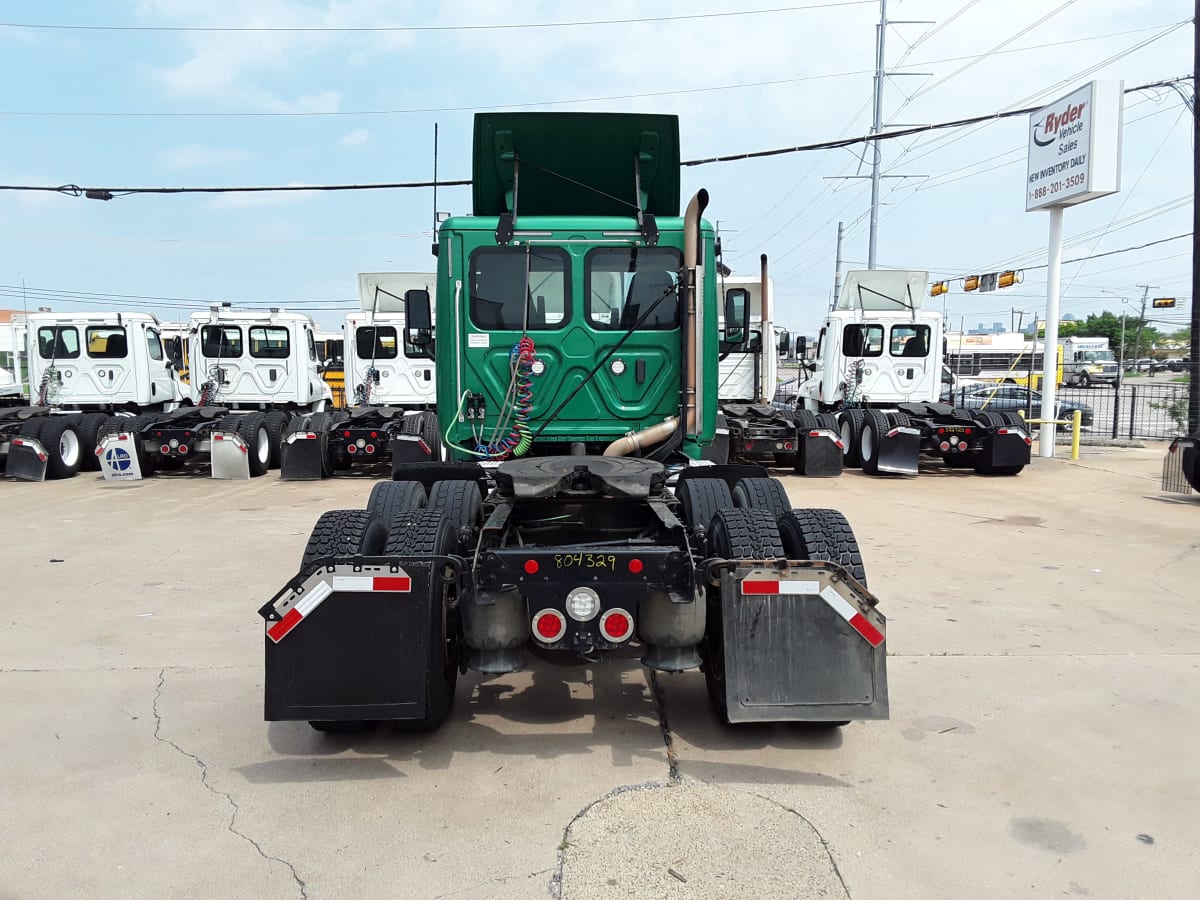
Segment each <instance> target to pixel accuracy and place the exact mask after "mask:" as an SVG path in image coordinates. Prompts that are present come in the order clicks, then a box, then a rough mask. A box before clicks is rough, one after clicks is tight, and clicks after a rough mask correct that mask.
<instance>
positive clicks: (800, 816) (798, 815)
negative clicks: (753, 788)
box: [752, 794, 850, 900]
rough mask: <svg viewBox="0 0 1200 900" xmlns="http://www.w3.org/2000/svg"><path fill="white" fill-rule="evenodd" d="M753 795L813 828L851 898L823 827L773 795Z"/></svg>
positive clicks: (844, 890)
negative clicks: (822, 831) (822, 830)
mask: <svg viewBox="0 0 1200 900" xmlns="http://www.w3.org/2000/svg"><path fill="white" fill-rule="evenodd" d="M752 796H755V797H758V798H759V799H760V800H766V801H767V802H768V803H772V804H774V805H775V806H778V807H779V808H780V809H782V810H784V811H785V812H790V813H791V814H792V815H793V816H795V817H796V818H798V819H799V820H800V821H801V822H803V823H804V824H805V825H807V826H808V827H809V828H811V829H812V833H813V834H815V835H816V836H817V840H818V841H820V842H821V846H822V847H823V848H824V849H825V855H826V856H828V857H829V865H831V866H832V867H833V874H834V875H836V876H837V880H838V884H840V885H841V886H842V891H843V892H844V893H845V895H846V897H847V900H849V898H850V888H849V886H848V885H847V884H846V879H845V878H843V877H842V870H841V869H839V868H838V864H837V859H835V858H834V855H833V849H832V848H831V847H830V846H829V842H828V841H827V840H825V835H823V834H821V829H820V828H818V827H817V826H816V825H814V824H813V822H812V819H810V818H809V817H808V816H806V815H804V813H802V812H800V810H798V809H795V808H794V807H791V806H788V805H787V804H786V803H780V802H779V801H778V800H776V799H774V798H772V797H767V796H765V795H763V794H753V795H752Z"/></svg>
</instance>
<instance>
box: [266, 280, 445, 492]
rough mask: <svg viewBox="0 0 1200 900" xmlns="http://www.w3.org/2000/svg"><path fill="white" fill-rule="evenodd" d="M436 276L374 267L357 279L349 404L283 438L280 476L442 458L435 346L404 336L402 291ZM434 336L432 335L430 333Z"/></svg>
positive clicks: (347, 342)
mask: <svg viewBox="0 0 1200 900" xmlns="http://www.w3.org/2000/svg"><path fill="white" fill-rule="evenodd" d="M434 281H435V275H433V274H432V273H422V272H369V273H362V274H360V275H359V276H358V292H359V302H360V304H361V307H362V308H361V310H360V311H359V312H353V313H350V314H349V315H347V316H346V321H345V324H344V325H343V326H342V332H343V352H344V357H343V364H344V372H345V390H346V402H347V404H348V407H347V408H346V409H339V410H335V411H334V412H333V413H331V414H329V415H323V416H320V417H316V418H315V419H314V417H311V416H298V417H297V418H296V419H295V420H294V421H293V422H292V423H291V427H290V428H289V430H288V433H287V434H286V435H285V436H284V443H283V453H282V467H281V470H280V477H282V478H283V479H285V480H311V479H317V478H323V477H325V476H326V475H328V474H330V473H331V472H332V471H336V470H342V469H349V468H350V467H351V466H353V465H354V464H355V463H361V464H371V463H379V462H383V461H385V460H387V461H389V462H390V463H391V466H392V470H393V472H395V471H396V469H397V468H398V467H400V466H403V465H405V464H408V463H413V462H427V461H430V460H437V459H439V458H440V455H441V441H440V439H439V437H438V427H437V418H436V416H435V414H434V412H433V409H434V404H435V403H436V400H437V393H436V385H435V381H434V359H433V357H434V345H433V343H432V340H431V341H430V343H428V344H425V345H422V346H416V345H414V344H411V343H408V342H406V341H405V339H404V338H405V329H404V322H405V320H404V312H403V308H404V306H403V305H404V296H405V294H406V293H407V292H408V291H412V290H420V291H427V292H428V293H429V296H430V299H431V301H432V299H433V295H434V289H433V285H434ZM430 337H431V338H432V335H430Z"/></svg>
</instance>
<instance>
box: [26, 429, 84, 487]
mask: <svg viewBox="0 0 1200 900" xmlns="http://www.w3.org/2000/svg"><path fill="white" fill-rule="evenodd" d="M75 428H76V426H75V423H74V421H73V417H71V416H45V417H38V418H33V419H29V420H28V421H27V422H26V423H25V424H24V425H22V426H21V436H22V437H27V438H29V439H30V440H37V441H40V442H41V444H42V447H44V448H45V450H46V478H48V479H56V478H74V477H75V473H76V472H78V471H79V465H80V463H81V462H82V461H83V456H82V452H81V451H82V445H81V444H80V441H79V432H77V431H76V430H75Z"/></svg>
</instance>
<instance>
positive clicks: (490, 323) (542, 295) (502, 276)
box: [470, 246, 570, 331]
mask: <svg viewBox="0 0 1200 900" xmlns="http://www.w3.org/2000/svg"><path fill="white" fill-rule="evenodd" d="M568 266H569V264H568V262H567V254H566V251H564V250H561V249H559V248H557V247H528V246H526V247H485V248H483V249H480V250H476V251H475V252H474V253H473V254H471V286H470V291H471V296H470V312H471V322H472V324H474V325H475V327H476V328H479V329H482V330H486V331H521V330H522V329H524V328H529V329H531V330H546V329H557V328H562V327H563V326H564V325H565V324H566V323H567V320H568V319H569V318H570V305H569V304H568V302H567V298H568V297H569V296H570V295H569V293H568V289H569V282H568V279H567V272H568Z"/></svg>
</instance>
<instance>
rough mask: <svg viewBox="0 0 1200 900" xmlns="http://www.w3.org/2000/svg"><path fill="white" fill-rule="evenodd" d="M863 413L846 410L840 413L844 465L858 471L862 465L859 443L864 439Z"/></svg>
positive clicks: (839, 427) (855, 410)
mask: <svg viewBox="0 0 1200 900" xmlns="http://www.w3.org/2000/svg"><path fill="white" fill-rule="evenodd" d="M863 418H864V417H863V411H862V410H861V409H845V410H842V411H841V412H840V413H838V434H839V436H840V437H841V439H842V465H843V466H844V467H845V468H847V469H857V468H859V467H860V466H861V465H862V457H861V456H859V446H858V442H859V441H860V440H861V438H862V429H863Z"/></svg>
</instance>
